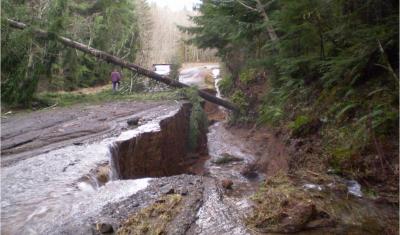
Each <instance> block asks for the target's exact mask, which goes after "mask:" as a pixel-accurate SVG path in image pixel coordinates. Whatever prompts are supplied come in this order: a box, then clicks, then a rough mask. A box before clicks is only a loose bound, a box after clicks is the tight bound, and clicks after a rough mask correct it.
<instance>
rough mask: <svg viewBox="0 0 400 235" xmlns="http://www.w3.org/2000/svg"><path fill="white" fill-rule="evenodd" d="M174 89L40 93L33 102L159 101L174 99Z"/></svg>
mask: <svg viewBox="0 0 400 235" xmlns="http://www.w3.org/2000/svg"><path fill="white" fill-rule="evenodd" d="M177 97H178V96H177V92H176V91H163V92H154V93H145V92H141V93H132V94H121V93H118V92H115V93H114V92H113V91H112V90H111V89H110V90H104V91H101V92H98V93H92V94H83V93H56V92H55V93H52V92H46V93H40V94H38V95H37V97H36V99H35V104H36V105H38V106H40V107H43V108H45V107H51V106H60V107H63V106H69V105H73V104H89V103H90V104H95V103H102V102H109V101H124V100H131V101H161V100H174V99H176V98H177Z"/></svg>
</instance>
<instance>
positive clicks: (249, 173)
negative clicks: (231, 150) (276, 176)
mask: <svg viewBox="0 0 400 235" xmlns="http://www.w3.org/2000/svg"><path fill="white" fill-rule="evenodd" d="M257 168H258V166H257V164H256V163H250V164H247V165H245V166H244V167H243V168H242V170H241V171H240V174H242V175H243V176H244V177H246V178H248V179H255V178H257V176H258V173H257Z"/></svg>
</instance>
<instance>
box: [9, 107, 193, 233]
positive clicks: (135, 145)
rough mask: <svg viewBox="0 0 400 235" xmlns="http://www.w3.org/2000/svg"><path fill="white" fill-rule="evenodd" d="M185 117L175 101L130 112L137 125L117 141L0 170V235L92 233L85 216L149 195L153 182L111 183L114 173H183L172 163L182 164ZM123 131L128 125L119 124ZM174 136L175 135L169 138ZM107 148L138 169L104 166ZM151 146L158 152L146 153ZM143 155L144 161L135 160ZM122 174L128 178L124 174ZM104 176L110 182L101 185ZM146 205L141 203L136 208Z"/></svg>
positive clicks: (63, 151)
mask: <svg viewBox="0 0 400 235" xmlns="http://www.w3.org/2000/svg"><path fill="white" fill-rule="evenodd" d="M189 115H190V105H189V106H188V105H185V104H180V103H175V104H169V105H164V106H160V107H158V108H157V110H152V112H139V113H136V114H134V115H133V116H135V117H139V118H140V121H139V124H141V125H140V126H139V127H136V128H135V127H133V128H134V129H131V130H128V131H124V132H122V133H121V134H120V135H118V136H117V137H108V138H106V139H103V140H101V141H98V142H97V141H95V142H90V143H86V144H81V145H70V146H67V147H63V148H58V149H57V150H52V151H49V152H47V153H44V154H40V155H36V156H32V157H30V158H28V159H24V160H20V161H18V162H16V163H14V164H13V165H10V166H3V167H2V171H1V180H2V184H1V198H2V201H1V221H2V223H1V230H2V232H4V233H6V234H27V233H36V234H60V231H63V230H64V229H66V228H71V229H72V230H71V231H73V233H72V234H88V233H89V234H90V233H91V232H94V230H93V227H92V225H93V224H91V223H90V220H91V218H92V220H95V219H93V218H98V215H99V214H100V212H101V211H102V209H103V207H104V206H105V205H107V204H109V205H113V204H115V203H117V202H119V201H123V200H124V199H126V198H127V197H130V196H132V195H134V194H136V193H138V191H140V192H142V191H143V192H142V193H143V194H146V195H147V194H148V196H149V197H150V198H154V195H153V193H149V192H148V191H146V190H145V189H146V188H147V186H149V185H152V184H153V183H152V180H151V179H148V178H142V179H138V180H117V179H116V178H117V177H115V175H116V174H115V173H116V172H118V173H119V174H121V175H124V178H137V177H139V176H141V177H148V176H156V175H157V176H162V175H163V174H166V175H172V174H175V173H182V172H184V168H180V169H178V167H179V164H178V163H183V161H184V160H185V151H186V142H185V140H186V134H187V123H188V116H189ZM129 117H132V114H131V115H130V116H129ZM126 120H127V119H126V118H125V121H124V122H125V124H126ZM120 121H121V122H122V120H120ZM83 125H84V124H83ZM118 125H119V124H118ZM121 125H122V124H121ZM124 128H129V127H127V126H126V125H125V127H124ZM176 132H178V133H179V135H176V136H172V135H171V133H176ZM143 141H144V142H143ZM124 143H125V144H126V146H127V148H126V149H125V148H124V146H123V145H124ZM144 143H146V144H149V143H152V144H151V145H145V144H144ZM142 144H143V145H142ZM110 146H119V149H120V151H121V152H120V153H118V154H121V155H119V156H121V157H117V156H115V159H120V160H121V161H127V162H126V163H123V164H127V165H129V164H133V161H131V162H129V161H128V160H127V159H129V160H134V161H135V162H136V163H137V164H138V165H140V166H141V168H136V169H137V170H136V171H131V170H130V171H119V170H115V169H114V170H113V168H112V167H111V168H110V167H106V166H107V164H111V162H112V161H110V159H111V154H110V148H109V147H110ZM154 148H155V149H158V151H154V152H153V151H150V150H151V149H154ZM112 149H114V150H115V148H112ZM146 151H147V152H146ZM144 152H145V153H146V154H145V157H144V158H140V157H138V158H136V157H137V156H139V155H140V156H142V154H143V153H144ZM141 161H142V162H141ZM177 161H179V162H177ZM131 166H132V165H131ZM110 169H111V170H110ZM121 172H122V173H121ZM127 172H128V173H129V174H132V175H127V174H128V173H127ZM99 174H100V176H99ZM119 174H118V175H119ZM183 177H184V178H185V176H183ZM110 178H111V179H114V180H112V181H109V182H104V181H107V180H108V179H110ZM176 184H178V182H176ZM188 184H189V182H187V184H186V185H188ZM192 184H193V183H192ZM171 187H172V188H177V187H179V185H175V184H173V185H172V186H171ZM150 202H151V200H150V201H147V200H146V201H143V202H141V203H140V205H138V207H139V208H141V207H144V206H145V205H147V204H148V203H150ZM66 224H68V226H65V225H66Z"/></svg>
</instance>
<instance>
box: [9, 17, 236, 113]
mask: <svg viewBox="0 0 400 235" xmlns="http://www.w3.org/2000/svg"><path fill="white" fill-rule="evenodd" d="M7 22H8V24H9V25H10V26H11V27H13V28H16V29H25V28H27V27H28V26H27V25H26V24H24V23H21V22H18V21H14V20H11V19H7ZM33 32H35V34H36V36H38V37H41V38H46V37H47V36H48V35H49V33H48V32H45V31H43V30H40V29H34V30H33ZM54 38H55V39H56V40H57V41H59V42H60V43H62V44H63V45H65V46H68V47H72V48H75V49H77V50H80V51H82V52H84V53H86V54H89V55H92V56H94V57H96V58H99V59H101V60H104V61H106V62H108V63H112V64H115V65H118V66H121V67H123V68H126V69H129V70H131V71H134V72H136V73H138V74H141V75H144V76H146V77H149V78H151V79H153V80H156V81H158V82H162V83H165V84H167V85H169V86H172V87H176V88H186V87H189V86H188V85H186V84H184V83H181V82H179V81H176V80H173V79H170V78H168V77H166V76H162V75H159V74H157V73H155V72H153V71H151V70H147V69H145V68H143V67H141V66H139V65H136V64H133V63H129V62H127V61H124V60H122V59H121V58H118V57H116V56H113V55H111V54H109V53H107V52H104V51H100V50H97V49H95V48H92V47H90V46H87V45H85V44H82V43H79V42H76V41H73V40H72V39H69V38H66V37H62V36H58V35H55V37H54ZM197 92H198V94H199V96H200V97H202V98H203V99H205V100H207V101H210V102H212V103H215V104H217V105H220V106H223V107H225V108H227V109H230V110H233V111H237V110H238V109H237V107H236V106H235V105H234V104H232V103H231V102H229V101H226V100H223V99H220V98H218V97H215V96H213V95H211V94H209V93H207V92H204V91H201V90H197Z"/></svg>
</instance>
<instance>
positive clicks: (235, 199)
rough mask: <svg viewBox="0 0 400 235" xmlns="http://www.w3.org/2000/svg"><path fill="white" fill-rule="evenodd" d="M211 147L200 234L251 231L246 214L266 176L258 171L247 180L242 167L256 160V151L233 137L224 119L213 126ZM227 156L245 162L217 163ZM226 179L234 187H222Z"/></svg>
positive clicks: (207, 165) (210, 137)
mask: <svg viewBox="0 0 400 235" xmlns="http://www.w3.org/2000/svg"><path fill="white" fill-rule="evenodd" d="M207 137H208V150H209V155H210V159H209V160H208V161H207V162H206V164H205V167H206V169H208V171H209V176H210V177H211V179H210V180H209V182H208V185H206V187H205V192H204V195H205V196H204V204H203V206H202V207H201V208H200V210H199V213H198V218H199V219H198V220H197V221H196V225H197V227H198V229H197V233H198V234H237V235H239V234H251V232H250V231H249V230H248V229H247V228H246V226H245V224H244V220H243V219H244V217H246V215H247V214H248V213H250V212H251V206H252V202H251V200H250V199H249V197H250V196H251V195H252V194H254V193H255V192H256V190H257V188H258V185H259V183H260V182H261V181H262V179H263V178H264V176H263V175H261V174H257V175H256V177H255V178H252V179H247V178H245V177H244V176H243V175H241V173H240V172H241V170H242V169H243V168H244V167H246V166H247V165H248V164H251V163H253V162H254V161H255V158H254V154H253V153H252V152H251V149H248V147H247V146H245V145H244V144H243V143H241V141H240V139H239V138H238V137H237V136H233V135H232V134H231V133H230V132H229V131H228V130H227V129H226V128H225V125H224V123H223V122H217V123H215V124H214V125H212V126H211V127H210V128H209V133H208V135H207ZM224 155H231V156H234V157H237V158H240V159H241V161H236V162H230V163H225V164H216V163H215V162H216V161H217V160H218V159H220V158H221V157H222V156H224ZM222 180H232V182H233V186H232V189H226V190H225V189H222V188H221V187H220V186H219V185H220V184H221V181H222Z"/></svg>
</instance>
